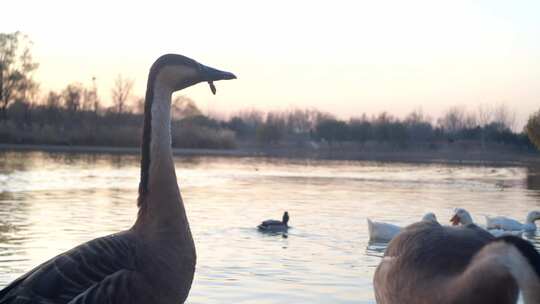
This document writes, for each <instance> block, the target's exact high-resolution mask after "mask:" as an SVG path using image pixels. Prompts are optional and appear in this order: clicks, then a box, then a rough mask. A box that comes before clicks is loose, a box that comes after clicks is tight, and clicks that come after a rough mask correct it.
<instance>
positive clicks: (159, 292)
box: [0, 54, 236, 304]
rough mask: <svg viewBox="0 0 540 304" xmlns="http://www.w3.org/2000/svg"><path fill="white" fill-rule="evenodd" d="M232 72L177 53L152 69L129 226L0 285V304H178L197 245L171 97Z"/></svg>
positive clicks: (186, 286)
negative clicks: (180, 176) (179, 172)
mask: <svg viewBox="0 0 540 304" xmlns="http://www.w3.org/2000/svg"><path fill="white" fill-rule="evenodd" d="M234 78H236V77H235V76H234V75H233V74H231V73H228V72H223V71H219V70H216V69H213V68H210V67H207V66H204V65H202V64H200V63H198V62H197V61H195V60H193V59H190V58H187V57H184V56H181V55H174V54H169V55H164V56H161V57H160V58H158V59H157V60H156V62H155V63H154V64H153V65H152V67H151V68H150V73H149V75H148V86H147V89H146V97H145V105H144V126H143V136H142V145H141V178H140V183H139V197H138V206H139V212H138V215H137V220H136V221H135V224H134V225H133V227H131V228H130V229H128V230H125V231H122V232H119V233H116V234H112V235H109V236H105V237H101V238H97V239H94V240H91V241H89V242H86V243H84V244H81V245H79V246H78V247H75V248H73V249H71V250H69V251H67V252H65V253H62V254H60V255H58V256H56V257H54V258H52V259H51V260H49V261H47V262H45V263H43V264H41V265H39V266H37V267H36V268H34V269H33V270H31V271H30V272H28V273H26V274H25V275H23V276H21V277H19V278H18V279H16V280H15V281H13V282H12V283H11V284H10V285H8V286H7V287H5V288H4V289H2V290H0V304H15V303H16V304H25V303H27V304H75V303H85V304H101V303H110V304H126V303H130V304H148V303H159V304H173V303H174V304H178V303H183V302H184V301H185V300H186V298H187V296H188V293H189V290H190V288H191V283H192V281H193V274H194V272H195V261H196V254H195V244H194V242H193V238H192V236H191V230H190V228H189V223H188V219H187V215H186V211H185V208H184V203H183V201H182V197H181V195H180V189H179V188H178V182H177V179H176V172H175V167H174V161H173V155H172V147H171V128H170V124H171V113H170V107H171V96H172V93H173V92H175V91H179V90H182V89H184V88H187V87H189V86H192V85H194V84H197V83H199V82H208V83H209V84H210V88H211V90H212V92H213V93H215V87H214V85H213V81H218V80H225V79H234Z"/></svg>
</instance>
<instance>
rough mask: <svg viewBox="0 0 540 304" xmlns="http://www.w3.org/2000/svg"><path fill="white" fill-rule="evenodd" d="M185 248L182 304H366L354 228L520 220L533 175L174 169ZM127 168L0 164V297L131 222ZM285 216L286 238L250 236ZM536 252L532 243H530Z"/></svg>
mask: <svg viewBox="0 0 540 304" xmlns="http://www.w3.org/2000/svg"><path fill="white" fill-rule="evenodd" d="M176 170H177V175H178V181H179V184H180V188H181V191H182V194H183V196H184V200H185V202H186V208H187V212H188V217H189V221H190V224H191V228H192V232H193V234H194V238H195V243H196V246H197V253H198V263H197V270H196V274H195V280H194V282H193V286H192V289H191V292H190V295H189V298H188V303H259V304H261V303H263V304H264V303H374V295H373V286H372V277H373V273H374V271H375V267H376V266H377V264H378V263H379V260H380V256H381V255H382V251H383V250H384V244H371V245H370V244H368V233H367V226H366V217H370V218H372V219H375V220H381V221H387V222H391V223H395V224H398V225H407V224H410V223H412V222H414V221H417V220H419V219H420V217H421V216H422V215H423V214H424V213H426V212H428V211H433V212H435V213H436V215H437V217H438V218H439V220H440V221H441V222H445V223H446V222H448V220H449V218H450V216H451V213H452V209H453V208H455V207H463V208H466V209H468V210H469V212H471V214H472V215H473V218H474V219H475V221H478V223H480V224H483V223H484V219H483V215H508V216H512V217H515V218H518V219H520V220H523V219H524V217H525V216H526V213H527V212H528V211H530V210H531V209H535V208H536V209H540V203H539V202H540V170H539V169H535V168H525V167H519V166H503V167H491V166H465V165H440V164H403V163H378V162H353V161H315V160H285V159H271V158H227V157H206V156H205V157H178V158H176ZM138 177H139V163H138V156H136V155H108V154H66V153H44V152H0V287H1V286H5V285H6V284H8V283H9V282H10V281H12V280H13V279H15V278H17V277H18V276H19V275H21V274H23V273H24V272H26V271H28V270H30V269H31V268H32V267H33V266H35V265H37V264H39V263H41V262H43V261H45V260H47V259H48V258H51V257H53V256H55V255H56V254H58V253H61V252H63V251H65V250H67V249H70V248H72V247H73V246H75V245H77V244H79V243H81V242H85V241H88V240H90V239H92V238H95V237H99V236H103V235H106V234H110V233H113V232H117V231H119V230H124V229H127V228H129V227H130V226H131V225H132V223H133V222H134V220H135V216H136V213H137V208H136V202H135V201H136V193H137V186H138ZM284 210H288V211H289V214H290V217H291V220H290V224H291V225H292V226H293V229H291V230H290V232H289V234H288V237H283V236H281V235H265V234H261V233H259V232H258V231H257V230H256V229H255V226H256V225H257V224H259V222H260V221H261V220H264V219H268V218H276V219H280V218H281V215H282V213H283V211H284ZM531 241H532V242H533V243H534V244H535V245H536V246H537V247H540V236H533V237H531Z"/></svg>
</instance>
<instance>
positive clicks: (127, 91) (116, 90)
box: [111, 74, 134, 113]
mask: <svg viewBox="0 0 540 304" xmlns="http://www.w3.org/2000/svg"><path fill="white" fill-rule="evenodd" d="M133 83H134V81H133V80H132V79H126V78H123V77H122V75H121V74H119V75H118V77H116V80H115V82H114V87H113V88H112V90H111V95H112V101H113V108H114V110H115V112H116V113H124V111H126V108H127V101H128V100H129V97H130V95H131V89H132V88H133Z"/></svg>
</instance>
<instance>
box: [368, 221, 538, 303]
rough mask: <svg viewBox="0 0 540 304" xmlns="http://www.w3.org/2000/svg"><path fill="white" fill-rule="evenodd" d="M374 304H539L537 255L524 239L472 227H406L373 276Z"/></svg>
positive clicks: (425, 223) (428, 224)
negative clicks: (520, 295)
mask: <svg viewBox="0 0 540 304" xmlns="http://www.w3.org/2000/svg"><path fill="white" fill-rule="evenodd" d="M373 284H374V290H375V297H376V300H377V303H378V304H413V303H414V304H417V303H437V304H473V303H475V304H476V303H498V304H510V303H516V302H517V299H518V286H519V288H521V290H522V292H523V298H524V301H525V304H532V303H536V304H538V303H540V255H539V254H538V252H536V250H535V249H534V247H533V246H532V245H531V244H529V243H528V242H527V241H525V240H523V239H520V238H517V237H512V236H505V237H502V238H497V239H495V238H494V237H493V236H492V235H491V234H489V233H488V232H486V231H485V230H483V229H481V228H479V227H477V226H476V225H473V224H472V225H467V226H459V227H448V226H441V225H440V224H439V223H436V222H431V221H422V222H418V223H415V224H413V225H410V226H408V227H406V228H405V229H404V231H403V232H401V233H400V234H399V235H398V236H396V237H395V238H394V239H393V240H392V241H391V242H390V244H389V245H388V247H387V249H386V251H385V253H384V257H383V258H382V260H381V262H380V264H379V265H378V267H377V269H376V271H375V275H374V282H373Z"/></svg>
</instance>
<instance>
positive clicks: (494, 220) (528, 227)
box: [486, 211, 540, 232]
mask: <svg viewBox="0 0 540 304" xmlns="http://www.w3.org/2000/svg"><path fill="white" fill-rule="evenodd" d="M538 219H540V211H531V212H529V214H528V215H527V218H526V219H525V223H521V222H519V221H517V220H515V219H512V218H509V217H506V216H496V217H489V216H486V227H487V228H488V229H502V230H508V231H516V230H521V231H525V232H533V231H536V225H535V223H534V222H535V221H536V220H538Z"/></svg>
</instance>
